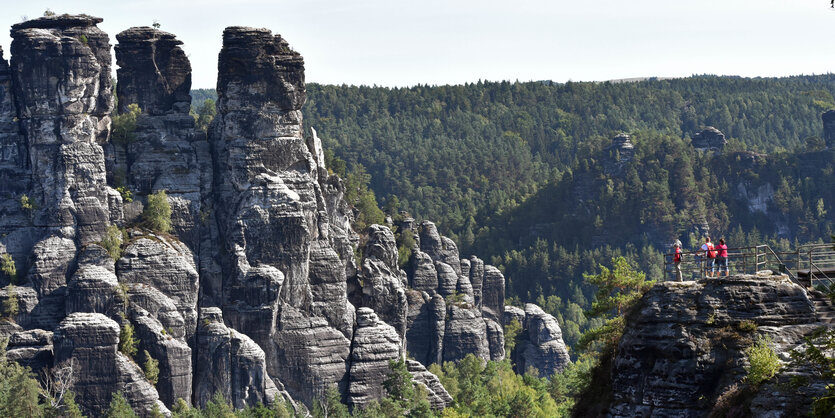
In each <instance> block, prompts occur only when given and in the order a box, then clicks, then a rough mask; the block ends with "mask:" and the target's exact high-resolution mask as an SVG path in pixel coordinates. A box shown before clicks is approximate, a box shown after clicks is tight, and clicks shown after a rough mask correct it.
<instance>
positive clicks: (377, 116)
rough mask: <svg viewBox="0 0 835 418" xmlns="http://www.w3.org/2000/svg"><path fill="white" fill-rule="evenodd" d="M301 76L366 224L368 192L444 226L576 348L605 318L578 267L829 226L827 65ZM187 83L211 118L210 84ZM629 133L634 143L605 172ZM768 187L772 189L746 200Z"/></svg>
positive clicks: (833, 85) (812, 234) (652, 259)
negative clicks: (521, 76) (373, 82)
mask: <svg viewBox="0 0 835 418" xmlns="http://www.w3.org/2000/svg"><path fill="white" fill-rule="evenodd" d="M307 90H308V100H307V103H306V105H305V108H304V115H305V118H306V119H305V123H306V125H307V126H311V127H314V128H315V129H316V130H317V132H318V133H319V136H320V137H321V138H322V140H323V141H324V146H325V148H326V150H328V153H329V155H328V157H329V164H328V166H329V167H332V168H333V169H334V171H336V172H337V173H338V174H340V175H341V176H343V178H345V179H347V180H348V181H347V183H348V185H349V189H350V190H351V192H352V196H351V197H352V199H350V200H351V202H352V203H353V204H354V205H356V206H358V207H360V210H359V211H358V214H359V217H360V218H361V221H360V222H359V225H357V226H359V227H360V228H361V227H362V226H363V225H366V224H367V223H370V222H378V221H379V220H380V219H381V213H380V212H378V211H377V210H376V208H377V206H378V205H377V204H376V203H379V204H380V206H381V207H384V208H385V210H386V212H388V213H389V214H391V215H396V212H398V211H400V210H405V211H407V212H409V213H410V214H411V215H412V216H414V217H415V218H417V219H419V220H420V219H429V220H432V221H434V222H436V223H437V224H438V227H439V229H440V231H441V233H443V234H445V235H447V236H450V237H451V238H453V239H454V240H455V241H456V242H457V243H458V244H459V246H460V248H461V250H462V255H468V254H476V255H478V256H480V257H483V258H485V259H486V260H487V261H489V262H490V263H492V264H494V265H496V266H498V267H499V268H500V269H501V270H502V271H503V272H504V273H505V275H506V277H507V280H508V295H509V296H510V301H511V303H522V302H535V303H538V304H540V305H541V306H543V308H544V309H546V310H547V311H548V312H550V313H552V314H554V315H555V316H556V317H557V318H558V320H559V321H560V325H561V326H562V328H563V332H564V337H565V339H566V342H567V343H568V344H569V345H570V346H574V344H575V343H576V342H577V341H578V339H579V338H580V334H581V332H582V331H584V330H587V329H589V328H591V327H594V326H595V325H599V324H598V323H597V322H595V321H594V320H589V319H587V318H586V317H585V315H584V314H583V311H584V310H585V309H588V308H590V300H591V296H592V289H591V288H590V287H589V286H587V285H584V284H583V280H582V275H583V273H586V272H589V273H596V272H597V271H598V264H599V263H600V262H601V260H610V259H613V258H614V257H618V256H624V257H626V258H627V259H628V260H630V263H632V265H634V266H635V267H636V268H639V269H640V270H641V271H644V272H646V274H647V277H648V278H650V279H652V280H659V279H662V278H663V275H664V272H663V265H662V264H661V263H662V260H663V258H662V257H663V255H662V254H663V253H664V252H667V251H668V247H667V245H669V243H671V242H672V241H673V240H674V239H676V238H678V239H681V240H682V242H684V246H685V249H688V248H689V249H695V248H696V247H697V243H698V242H699V240H700V239H701V236H700V234H701V232H702V231H703V229H702V228H703V226H707V227H709V230H710V232H711V234H712V235H714V237H718V236H724V237H725V238H726V240H727V241H728V243H729V245H730V246H731V247H741V246H746V245H752V244H758V243H769V244H770V245H772V246H773V247H775V248H776V249H787V248H789V247H792V246H795V245H796V244H797V243H803V242H812V241H819V240H821V239H827V240H828V238H829V235H830V234H831V233H832V229H833V227H832V222H833V220H835V212H833V211H832V210H831V208H832V206H833V205H835V194H833V193H834V192H833V190H835V188H833V184H832V182H833V180H832V172H833V158H832V154H831V153H830V152H827V151H822V149H823V148H824V143H823V140H822V139H821V136H822V130H823V127H822V124H821V120H820V114H821V113H822V112H823V111H825V110H827V109H829V108H832V107H835V99H833V93H835V75H832V74H827V75H818V76H797V77H787V78H754V79H750V78H740V77H718V76H710V75H705V76H695V77H690V78H685V79H672V80H657V79H649V80H646V81H641V82H628V83H610V82H605V83H592V82H568V83H564V84H559V83H551V82H524V83H523V82H515V83H512V82H506V81H505V82H478V83H471V84H465V85H458V86H415V87H410V88H383V87H368V86H359V87H357V86H346V85H342V86H330V85H319V84H315V83H309V84H308V85H307ZM192 94H193V103H195V105H194V106H193V107H194V108H195V118H196V119H197V120H199V119H200V118H201V117H203V118H204V120H205V117H204V116H201V115H204V114H205V113H207V112H210V111H211V112H213V108H212V109H209V107H207V106H206V100H207V99H209V100H214V99H215V98H216V95H215V93H214V91H213V90H210V89H205V90H195V91H193V92H192ZM704 126H715V127H717V128H719V129H720V130H722V131H723V132H724V133H725V135H726V136H727V137H728V140H729V143H728V145H727V146H725V148H724V150H722V151H715V152H713V151H712V152H700V151H696V150H694V149H693V147H692V146H691V145H690V138H691V137H692V136H693V135H694V134H695V133H696V132H699V131H700V130H701V129H702V128H703V127H704ZM619 132H626V133H629V134H630V135H631V137H632V139H631V140H632V143H633V144H634V145H635V155H634V158H633V160H632V161H631V163H629V164H627V165H626V166H625V168H624V170H622V172H619V173H607V172H606V164H607V161H609V160H611V159H612V158H617V157H618V156H617V155H612V154H613V153H612V152H611V151H610V150H607V147H608V146H609V145H610V144H611V139H612V137H613V136H614V135H615V134H617V133H619ZM760 187H766V194H768V193H769V192H770V193H772V194H773V198H771V199H770V200H768V202H767V210H766V211H765V212H756V211H755V212H751V211H750V210H749V203H750V202H749V200H750V199H755V198H756V195H757V193H758V191H759V189H760ZM769 188H770V189H769Z"/></svg>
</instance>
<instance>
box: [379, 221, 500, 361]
mask: <svg viewBox="0 0 835 418" xmlns="http://www.w3.org/2000/svg"><path fill="white" fill-rule="evenodd" d="M400 227H401V228H403V229H408V228H410V227H411V228H414V227H413V224H412V223H411V222H404V223H401V224H400ZM414 232H415V235H416V238H417V246H416V247H415V248H414V249H413V252H412V257H411V259H410V260H409V265H408V266H407V270H408V274H407V280H408V283H409V286H410V289H408V290H407V300H408V314H407V321H406V322H407V327H406V341H407V347H406V348H407V350H408V352H409V354H410V355H411V356H412V357H413V358H415V359H416V360H417V361H419V362H421V363H423V364H424V365H429V364H431V363H441V362H444V361H457V360H460V359H462V358H464V356H466V355H467V354H475V355H476V356H478V357H481V358H483V359H485V360H500V359H502V358H504V356H505V353H504V332H503V330H502V327H501V318H502V315H503V311H504V276H503V275H502V274H501V272H500V271H499V270H498V269H496V268H495V267H492V266H485V265H484V262H482V261H481V260H480V259H478V258H476V257H472V258H471V259H469V260H467V259H461V258H460V255H459V253H458V247H457V246H456V245H455V242H453V241H452V240H451V239H449V238H447V237H444V236H441V235H440V234H439V233H438V229H437V227H436V226H435V224H433V223H432V222H429V221H424V222H423V223H421V225H420V227H419V228H416V230H414ZM395 253H396V251H395Z"/></svg>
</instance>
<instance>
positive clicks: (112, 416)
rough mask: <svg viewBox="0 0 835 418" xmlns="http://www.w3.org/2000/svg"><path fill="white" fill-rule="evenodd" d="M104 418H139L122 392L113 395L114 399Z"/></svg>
mask: <svg viewBox="0 0 835 418" xmlns="http://www.w3.org/2000/svg"><path fill="white" fill-rule="evenodd" d="M104 416H105V417H107V418H137V415H136V412H133V408H131V407H130V404H129V403H128V400H127V399H126V398H125V395H123V394H122V392H116V393H114V394H113V398H112V399H111V400H110V405H109V407H108V408H107V411H106V412H105V413H104Z"/></svg>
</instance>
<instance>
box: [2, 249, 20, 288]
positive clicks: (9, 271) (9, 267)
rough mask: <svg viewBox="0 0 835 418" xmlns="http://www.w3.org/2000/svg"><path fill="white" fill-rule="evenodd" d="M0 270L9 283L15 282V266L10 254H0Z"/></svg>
mask: <svg viewBox="0 0 835 418" xmlns="http://www.w3.org/2000/svg"><path fill="white" fill-rule="evenodd" d="M0 271H1V272H3V275H4V276H6V278H7V279H9V282H10V283H17V267H15V264H14V259H13V258H12V256H11V254H9V253H4V254H3V255H2V256H0Z"/></svg>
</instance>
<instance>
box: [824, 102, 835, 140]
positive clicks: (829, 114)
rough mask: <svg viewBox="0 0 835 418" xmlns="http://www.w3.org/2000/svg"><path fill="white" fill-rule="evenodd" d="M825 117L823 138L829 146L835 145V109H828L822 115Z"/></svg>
mask: <svg viewBox="0 0 835 418" xmlns="http://www.w3.org/2000/svg"><path fill="white" fill-rule="evenodd" d="M821 119H823V139H824V142H826V147H827V148H832V147H833V146H835V110H827V111H826V112H824V113H823V115H822V116H821Z"/></svg>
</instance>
